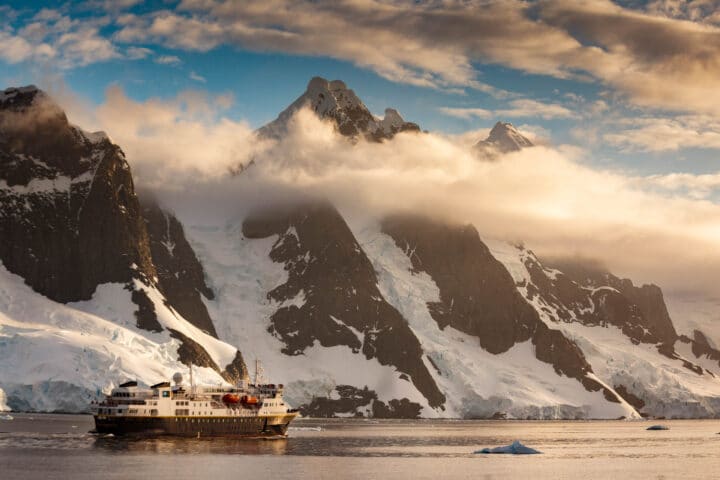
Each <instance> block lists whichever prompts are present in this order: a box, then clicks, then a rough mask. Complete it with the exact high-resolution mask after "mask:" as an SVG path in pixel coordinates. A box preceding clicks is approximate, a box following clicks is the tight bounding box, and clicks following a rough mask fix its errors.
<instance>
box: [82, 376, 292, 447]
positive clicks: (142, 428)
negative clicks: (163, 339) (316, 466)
mask: <svg viewBox="0 0 720 480" xmlns="http://www.w3.org/2000/svg"><path fill="white" fill-rule="evenodd" d="M190 375H191V378H192V370H191V371H190ZM182 380H183V378H182V375H181V374H180V373H176V374H175V375H174V376H173V382H175V385H173V386H171V385H170V382H163V383H158V384H156V385H153V386H151V387H150V388H141V387H138V384H137V382H135V381H131V382H125V383H123V384H121V385H120V386H119V387H117V388H114V389H113V390H112V392H111V393H110V395H107V396H106V397H105V399H104V400H103V401H101V402H97V403H93V404H92V405H91V410H92V413H93V416H94V417H95V430H96V432H97V433H112V434H115V435H122V434H134V435H179V436H189V437H201V436H238V437H284V436H286V435H287V430H288V426H289V425H290V422H291V421H292V420H293V419H294V418H295V417H296V416H297V415H298V412H297V410H295V409H292V408H290V407H289V406H288V405H287V404H286V403H285V401H284V400H283V396H282V394H283V386H282V385H275V384H259V383H258V382H257V376H256V383H254V384H249V382H248V380H243V381H242V382H241V383H240V384H239V385H238V386H237V387H209V386H204V387H203V386H200V387H196V386H195V385H193V383H192V381H191V382H190V383H191V385H190V386H189V387H188V386H185V385H183V384H182Z"/></svg>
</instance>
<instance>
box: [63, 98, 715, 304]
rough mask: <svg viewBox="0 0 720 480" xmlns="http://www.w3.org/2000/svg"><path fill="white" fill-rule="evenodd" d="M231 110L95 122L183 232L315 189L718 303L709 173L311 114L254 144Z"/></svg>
mask: <svg viewBox="0 0 720 480" xmlns="http://www.w3.org/2000/svg"><path fill="white" fill-rule="evenodd" d="M227 104H228V99H227V98H224V97H214V96H209V95H207V94H204V93H202V92H183V93H182V94H180V95H178V96H177V97H176V98H174V99H171V100H157V99H151V100H148V101H145V102H138V101H135V100H132V99H130V98H128V97H127V96H126V95H125V94H124V93H123V91H122V90H121V89H119V88H117V87H113V88H111V89H109V90H108V92H107V95H106V99H105V101H104V102H103V103H102V104H101V105H100V107H99V108H98V109H97V111H96V112H95V117H94V120H93V124H92V125H91V126H92V128H94V129H103V130H106V131H107V132H108V133H109V135H110V136H111V137H112V138H113V140H114V141H115V142H117V143H118V144H119V145H121V147H122V148H123V149H124V151H125V152H126V154H127V158H128V161H129V162H130V164H131V166H132V168H133V174H134V176H135V178H136V184H137V185H138V186H139V188H151V189H153V190H154V191H155V192H156V194H157V195H158V196H159V197H160V198H161V200H163V201H164V202H165V203H166V204H167V205H169V206H170V207H172V208H174V209H175V210H176V211H177V213H178V214H179V215H180V216H181V218H182V219H184V220H185V221H188V222H192V223H196V224H204V222H210V221H212V219H214V218H217V217H218V216H224V217H223V218H236V219H241V218H242V216H243V215H244V214H245V213H246V212H247V211H248V209H250V208H252V206H253V205H258V204H267V203H272V202H277V201H287V200H288V199H290V198H293V196H297V195H308V192H312V194H314V195H319V196H324V197H327V198H329V199H331V200H332V201H333V202H334V203H335V204H336V205H337V206H338V207H339V208H340V209H341V211H342V212H343V214H344V215H345V216H346V217H347V218H348V219H349V220H350V221H351V222H355V223H353V224H358V223H357V222H362V221H366V220H367V219H368V217H372V218H377V217H379V216H381V215H384V214H386V213H390V212H394V211H398V210H410V211H418V212H422V213H427V214H436V215H442V216H445V217H451V218H452V219H455V220H457V221H462V222H471V223H473V224H474V225H476V226H477V228H478V230H479V231H480V233H481V236H483V237H488V238H489V237H495V238H506V239H511V240H522V241H524V242H525V244H526V245H527V246H529V247H530V248H533V249H534V250H535V251H536V252H537V253H539V254H541V255H547V256H567V255H571V256H572V255H577V256H582V257H590V258H596V259H599V260H601V261H603V263H605V264H607V265H608V267H609V268H610V269H612V271H614V272H615V273H616V274H618V275H623V276H630V277H631V278H633V279H634V280H635V281H636V282H655V283H658V284H659V285H661V286H662V287H663V288H665V289H666V291H668V290H683V291H687V290H691V289H694V290H696V291H701V292H710V293H712V294H715V295H716V296H717V295H718V294H720V287H718V285H717V282H716V278H717V273H718V271H720V252H719V251H718V249H717V245H718V244H719V243H720V205H717V204H715V203H712V202H710V201H708V200H706V199H705V198H700V197H698V195H695V194H691V193H688V190H687V188H690V186H693V188H695V189H698V188H705V189H715V188H716V186H717V183H718V180H717V178H716V177H712V178H711V177H703V176H690V175H687V174H683V175H676V176H674V177H671V176H667V177H637V176H629V175H626V174H624V173H623V172H618V171H610V170H599V169H595V168H591V167H589V166H587V165H586V163H587V159H586V158H584V157H583V152H582V151H577V150H572V149H571V150H568V149H564V148H549V147H544V146H538V147H535V148H532V149H526V150H524V151H521V152H516V153H512V154H508V155H506V156H505V157H504V158H503V159H502V160H501V161H498V162H492V163H490V162H479V161H477V159H476V158H475V157H474V156H473V155H472V154H471V153H470V152H469V150H468V149H467V145H465V144H464V143H463V141H462V140H463V139H465V136H442V135H435V134H417V133H401V134H399V135H397V136H396V137H395V138H394V139H393V140H392V141H389V142H384V143H381V144H376V143H367V142H364V141H360V142H358V143H356V144H354V145H353V144H350V143H349V142H347V140H346V139H345V138H344V137H340V136H339V135H338V134H336V133H335V131H334V130H333V127H332V126H331V125H330V124H328V123H325V122H323V121H321V120H319V119H318V118H317V117H315V115H314V114H312V113H311V112H310V111H309V110H306V109H302V110H300V111H299V112H298V114H297V115H296V116H295V117H294V118H293V119H292V120H291V121H290V124H289V130H288V134H287V136H286V137H285V138H283V139H282V140H281V141H264V142H258V140H257V139H256V138H255V136H254V134H253V131H252V129H251V128H250V127H249V126H248V125H247V124H246V123H244V122H236V121H233V120H231V119H228V118H226V117H225V116H224V115H222V108H223V107H226V106H227ZM71 118H72V115H71ZM479 133H481V132H473V134H475V135H478V134H479ZM251 161H254V166H253V167H252V168H249V169H247V170H246V171H245V172H243V173H242V174H241V175H238V176H234V177H233V176H230V175H229V174H228V171H229V170H230V169H231V168H233V167H237V166H238V165H239V164H245V165H247V164H248V163H250V162H251ZM681 186H682V187H681ZM683 188H685V190H683ZM387 192H393V195H388V194H387ZM666 259H672V261H666Z"/></svg>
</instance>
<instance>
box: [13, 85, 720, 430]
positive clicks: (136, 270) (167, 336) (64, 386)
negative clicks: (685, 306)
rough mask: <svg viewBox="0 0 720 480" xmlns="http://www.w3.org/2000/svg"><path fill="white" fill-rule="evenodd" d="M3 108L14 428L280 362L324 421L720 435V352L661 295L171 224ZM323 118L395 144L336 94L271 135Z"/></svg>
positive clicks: (437, 231)
mask: <svg viewBox="0 0 720 480" xmlns="http://www.w3.org/2000/svg"><path fill="white" fill-rule="evenodd" d="M2 95H3V96H2V97H0V98H2V99H3V100H2V103H0V112H2V115H0V163H1V164H2V169H1V170H0V235H2V238H3V239H9V240H8V241H3V242H2V244H1V245H0V260H2V263H3V266H2V268H0V398H2V393H4V394H5V395H4V397H5V400H4V401H5V402H6V403H7V404H8V405H9V406H10V407H12V408H17V409H40V410H53V409H63V410H74V409H82V408H83V407H84V404H85V402H86V401H87V400H88V399H89V398H91V397H92V396H93V395H95V394H97V392H98V391H99V390H101V389H106V388H108V387H109V386H111V385H113V384H115V383H117V382H119V381H122V380H125V379H127V378H138V379H139V380H140V381H144V382H146V383H154V382H156V381H159V379H165V378H167V377H169V376H170V375H171V374H172V372H174V371H176V370H182V368H183V364H188V363H192V364H194V365H197V366H198V369H197V374H198V375H201V376H202V379H203V380H204V381H207V382H222V381H232V380H234V379H236V378H238V377H240V376H242V375H244V374H245V373H246V367H245V363H244V360H243V359H244V358H246V359H255V358H260V359H262V360H263V363H264V367H265V371H266V373H267V375H268V377H270V378H272V379H275V380H276V381H278V382H282V383H284V384H285V385H286V394H287V397H288V400H289V401H290V402H291V403H292V404H294V405H296V406H298V407H300V408H301V409H302V411H303V412H304V413H305V414H307V415H317V416H329V415H337V416H357V415H363V416H375V417H417V416H423V417H465V418H492V417H494V418H619V417H625V418H639V417H640V416H690V417H715V416H720V401H718V398H720V379H719V377H718V375H720V351H718V350H717V349H715V347H714V346H713V342H712V340H711V336H709V335H706V334H704V333H703V332H702V331H699V330H698V331H697V332H689V331H685V330H680V329H678V328H677V327H676V325H675V324H674V323H673V320H672V319H671V317H670V315H669V313H668V311H667V308H666V305H665V301H664V298H663V294H662V291H661V290H660V289H659V288H658V287H656V286H653V285H644V286H640V287H638V286H635V285H634V284H633V283H632V282H631V281H630V280H624V279H620V278H617V277H615V276H613V275H611V274H610V273H609V272H606V271H602V270H598V269H596V268H590V267H591V266H589V265H587V264H583V263H578V262H570V261H560V260H554V261H553V262H551V263H547V262H543V261H541V260H540V259H538V258H537V257H536V256H535V255H534V254H533V253H532V252H531V251H529V250H526V249H525V248H522V247H517V246H513V245H510V244H507V243H504V242H501V241H496V240H492V239H486V238H483V236H482V232H478V231H477V230H476V229H475V228H474V227H473V226H472V225H458V224H453V223H448V222H446V221H444V220H443V219H435V218H429V217H426V216H423V215H397V216H389V217H386V218H376V219H373V220H363V221H359V220H357V221H348V220H347V219H346V218H344V216H343V215H342V212H341V211H339V210H338V209H337V208H336V207H335V206H333V205H332V204H330V203H329V202H327V201H317V200H308V199H295V200H294V201H292V202H289V204H287V205H285V206H276V207H275V208H273V209H265V210H256V211H253V212H251V214H249V215H248V216H245V217H242V218H238V217H236V216H235V215H234V214H233V215H231V214H228V216H227V217H222V215H219V214H218V215H217V218H215V217H213V218H212V219H208V218H203V219H198V218H195V217H194V216H193V215H192V214H189V213H187V212H185V211H183V210H182V209H181V208H180V209H178V210H177V211H176V212H175V214H171V213H169V212H168V210H167V209H166V208H164V207H162V206H159V205H158V204H157V203H156V202H155V201H154V200H152V195H151V194H145V193H143V195H142V196H141V198H140V199H138V196H137V195H136V193H135V190H134V186H133V182H132V176H131V173H130V169H129V167H128V165H127V163H126V162H125V158H124V156H123V154H122V151H121V150H120V148H119V147H118V146H115V145H113V144H112V143H111V142H110V141H109V140H108V139H107V137H106V136H103V135H100V134H87V133H85V132H83V131H82V130H80V129H78V128H77V127H73V126H72V125H70V124H69V123H68V122H67V119H66V118H65V116H64V114H62V111H61V110H59V108H58V107H57V106H56V105H54V104H52V102H50V101H49V99H47V97H46V96H45V95H44V94H42V92H39V91H38V90H37V89H34V88H24V89H15V90H6V91H5V92H4V93H3V94H2ZM307 102H310V104H311V106H312V108H313V109H314V111H315V112H316V113H317V114H318V115H319V116H320V117H321V118H329V119H332V120H333V121H335V122H336V125H337V126H338V130H339V131H341V132H343V133H345V134H346V135H348V136H351V137H357V136H358V135H368V134H371V135H370V139H371V140H373V139H375V140H377V139H385V140H387V141H392V138H391V137H392V135H389V136H387V135H386V134H385V133H383V135H385V136H381V137H377V138H373V137H372V132H378V131H379V130H377V128H380V127H377V125H379V123H381V122H380V121H379V120H377V119H374V117H372V116H371V115H370V114H369V112H368V111H367V109H366V108H365V107H364V105H362V102H361V101H360V100H359V99H357V97H356V96H355V95H354V94H353V93H352V91H351V90H347V88H346V87H345V85H344V84H342V83H341V82H337V81H334V82H327V81H325V80H322V79H313V80H312V81H311V82H310V86H309V88H308V92H306V94H304V95H303V96H302V97H301V98H300V99H299V100H298V101H296V102H295V103H294V104H293V105H292V106H291V107H289V108H288V109H287V110H286V111H285V112H283V113H282V114H281V115H280V117H279V118H278V120H277V121H276V122H273V123H272V124H270V125H269V126H268V127H266V128H268V129H269V130H265V132H266V134H268V135H269V134H272V135H281V134H282V128H283V127H282V125H284V124H285V123H284V122H287V121H288V120H289V118H290V116H291V114H292V112H293V111H295V110H297V109H298V108H300V107H301V106H303V105H305V104H307ZM45 112H50V113H51V114H46V113H45ZM288 112H289V113H288ZM363 112H365V113H363ZM366 113H367V115H370V116H369V117H368V116H367V115H366ZM46 118H50V120H46ZM386 118H387V116H386ZM391 118H392V116H391ZM7 119H11V121H8V120H7ZM48 121H51V122H53V123H52V124H47V123H46V122H48ZM371 122H375V124H371ZM391 123H392V122H391ZM395 123H397V122H395ZM20 125H21V126H23V128H20V127H18V126H20ZM369 125H375V126H374V127H372V128H370V129H368V128H369V127H368V126H369ZM271 126H272V127H271ZM353 129H354V130H353ZM382 131H383V132H386V131H385V130H382ZM491 136H492V135H491ZM30 140H32V141H30ZM43 145H45V146H43ZM63 149H64V150H63ZM100 212H102V213H100Z"/></svg>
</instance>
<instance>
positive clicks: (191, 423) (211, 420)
mask: <svg viewBox="0 0 720 480" xmlns="http://www.w3.org/2000/svg"><path fill="white" fill-rule="evenodd" d="M295 416H296V414H287V415H276V416H262V417H261V416H258V417H220V416H211V417H200V416H196V417H143V416H114V415H95V431H96V432H97V433H102V434H108V433H112V434H114V435H152V436H154V435H172V436H180V437H268V438H272V437H284V436H286V435H287V430H288V426H289V425H290V422H291V421H292V420H293V419H294V418H295Z"/></svg>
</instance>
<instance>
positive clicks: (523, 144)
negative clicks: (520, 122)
mask: <svg viewBox="0 0 720 480" xmlns="http://www.w3.org/2000/svg"><path fill="white" fill-rule="evenodd" d="M532 146H533V143H532V142H531V141H530V140H529V139H528V138H527V137H525V136H524V135H523V134H521V133H520V132H519V131H518V129H517V128H515V126H514V125H513V124H512V123H509V122H497V123H496V124H495V126H493V128H492V130H490V134H489V135H488V137H487V138H486V139H485V140H481V141H479V142H478V143H476V144H475V147H474V148H475V150H476V151H477V152H479V153H481V154H482V155H483V156H485V157H487V158H490V159H494V158H496V157H497V156H498V155H499V154H503V153H509V152H519V151H520V150H522V149H523V148H527V147H532Z"/></svg>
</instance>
